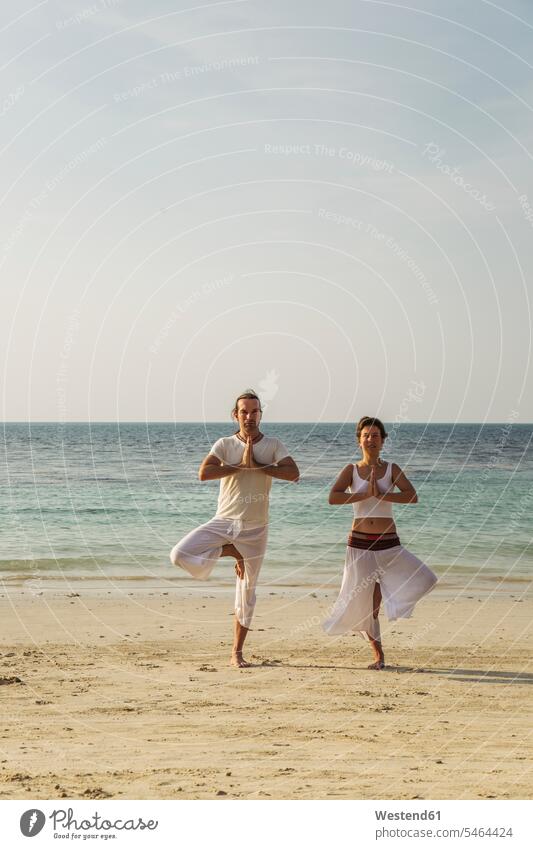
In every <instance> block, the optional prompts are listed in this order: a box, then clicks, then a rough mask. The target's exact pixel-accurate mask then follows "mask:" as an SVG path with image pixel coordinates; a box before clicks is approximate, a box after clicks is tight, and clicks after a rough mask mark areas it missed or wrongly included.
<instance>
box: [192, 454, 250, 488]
mask: <svg viewBox="0 0 533 849" xmlns="http://www.w3.org/2000/svg"><path fill="white" fill-rule="evenodd" d="M241 471H242V466H226V465H222V460H220V459H219V458H218V457H217V456H216V454H208V455H207V457H205V458H204V459H203V460H202V463H201V465H200V468H199V469H198V477H199V478H200V480H201V481H216V480H219V478H227V477H229V476H230V475H236V474H237V472H241Z"/></svg>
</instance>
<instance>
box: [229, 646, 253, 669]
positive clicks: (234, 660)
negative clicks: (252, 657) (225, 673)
mask: <svg viewBox="0 0 533 849" xmlns="http://www.w3.org/2000/svg"><path fill="white" fill-rule="evenodd" d="M230 665H231V666H237V667H239V669H246V668H247V667H248V666H251V665H252V664H251V663H248V661H247V660H245V659H244V658H243V656H242V651H235V649H233V651H232V653H231V660H230Z"/></svg>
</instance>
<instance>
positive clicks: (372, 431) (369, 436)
mask: <svg viewBox="0 0 533 849" xmlns="http://www.w3.org/2000/svg"><path fill="white" fill-rule="evenodd" d="M359 445H360V446H361V448H362V449H363V450H364V451H366V453H367V454H379V452H380V451H381V448H382V446H383V437H382V436H381V431H380V429H379V427H378V426H377V425H369V426H368V427H364V428H363V430H362V431H361V436H360V437H359Z"/></svg>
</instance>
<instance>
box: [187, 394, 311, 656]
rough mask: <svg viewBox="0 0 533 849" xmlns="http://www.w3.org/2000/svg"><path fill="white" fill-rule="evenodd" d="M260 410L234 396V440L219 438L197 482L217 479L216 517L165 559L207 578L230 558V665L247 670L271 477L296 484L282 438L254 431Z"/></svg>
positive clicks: (250, 398)
mask: <svg viewBox="0 0 533 849" xmlns="http://www.w3.org/2000/svg"><path fill="white" fill-rule="evenodd" d="M261 415H262V409H261V402H260V400H259V398H258V396H257V395H256V393H255V392H254V391H253V390H252V389H249V390H247V391H246V392H243V393H242V395H239V397H238V398H237V400H236V402H235V406H234V408H233V410H232V417H233V418H234V420H235V421H236V422H237V424H238V425H239V430H238V431H237V433H235V434H233V436H225V437H222V439H218V440H217V441H216V442H215V444H214V445H213V447H212V448H211V450H210V452H209V454H208V455H207V457H206V458H205V459H204V460H203V462H202V464H201V466H200V470H199V473H198V476H199V478H200V480H201V481H212V480H218V479H220V492H219V496H218V508H217V512H216V516H215V517H214V518H213V519H211V520H210V521H209V522H206V523H205V524H204V525H200V527H199V528H196V530H194V531H191V533H190V534H188V535H187V536H186V537H184V538H183V539H182V540H180V542H178V543H177V544H176V545H175V546H174V548H173V549H172V551H171V552H170V560H171V562H172V563H173V564H174V565H175V566H181V567H182V568H183V569H185V570H186V571H187V572H189V574H191V575H192V576H193V578H199V579H200V580H207V578H208V577H209V575H210V573H211V571H212V569H213V567H214V565H215V563H216V561H217V560H218V558H219V557H233V558H235V573H236V575H237V587H236V593H235V632H234V641H233V651H232V654H231V663H232V665H233V666H237V667H244V666H250V664H249V663H247V662H246V661H245V660H244V658H243V646H244V641H245V639H246V635H247V633H248V629H249V628H250V625H251V622H252V617H253V613H254V608H255V600H256V596H255V587H256V584H257V578H258V577H259V571H260V569H261V565H262V563H263V558H264V555H265V550H266V544H267V535H268V506H269V496H270V488H271V486H272V478H279V479H280V480H285V481H294V482H296V481H297V480H298V478H299V476H300V473H299V471H298V466H297V465H296V463H295V462H294V460H293V459H292V457H290V456H288V454H289V452H288V451H287V449H286V448H285V446H284V444H283V443H282V442H281V440H279V439H276V438H275V437H271V436H265V435H264V434H263V433H261V431H260V430H259V423H260V421H261Z"/></svg>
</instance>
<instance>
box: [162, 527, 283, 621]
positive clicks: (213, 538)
mask: <svg viewBox="0 0 533 849" xmlns="http://www.w3.org/2000/svg"><path fill="white" fill-rule="evenodd" d="M267 537H268V525H261V527H259V528H252V529H249V530H243V529H242V523H241V522H240V521H238V520H235V521H233V520H231V519H220V518H217V517H216V516H215V518H214V519H211V520H210V521H209V522H206V523H205V524H204V525H200V527H199V528H195V530H194V531H191V532H190V534H187V536H185V537H183V539H181V540H180V541H179V542H178V543H176V545H175V546H174V548H173V549H172V551H171V552H170V561H171V563H173V564H174V566H181V568H182V569H185V571H186V572H188V573H189V574H190V575H192V576H193V578H197V579H198V580H200V581H206V580H207V579H208V577H209V575H210V574H211V572H212V570H213V567H214V565H215V563H216V562H217V560H218V559H219V557H220V555H221V554H222V546H223V545H226V544H228V543H230V544H233V545H234V546H235V547H236V548H237V549H238V551H240V553H241V554H242V556H243V558H244V569H245V574H244V578H242V579H241V578H237V586H236V588H235V615H236V616H237V619H238V620H239V622H240V623H241V625H243V626H244V627H245V628H249V627H250V625H251V623H252V617H253V614H254V608H255V601H256V595H255V587H256V584H257V579H258V577H259V572H260V570H261V566H262V564H263V558H264V556H265V551H266V545H267Z"/></svg>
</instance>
